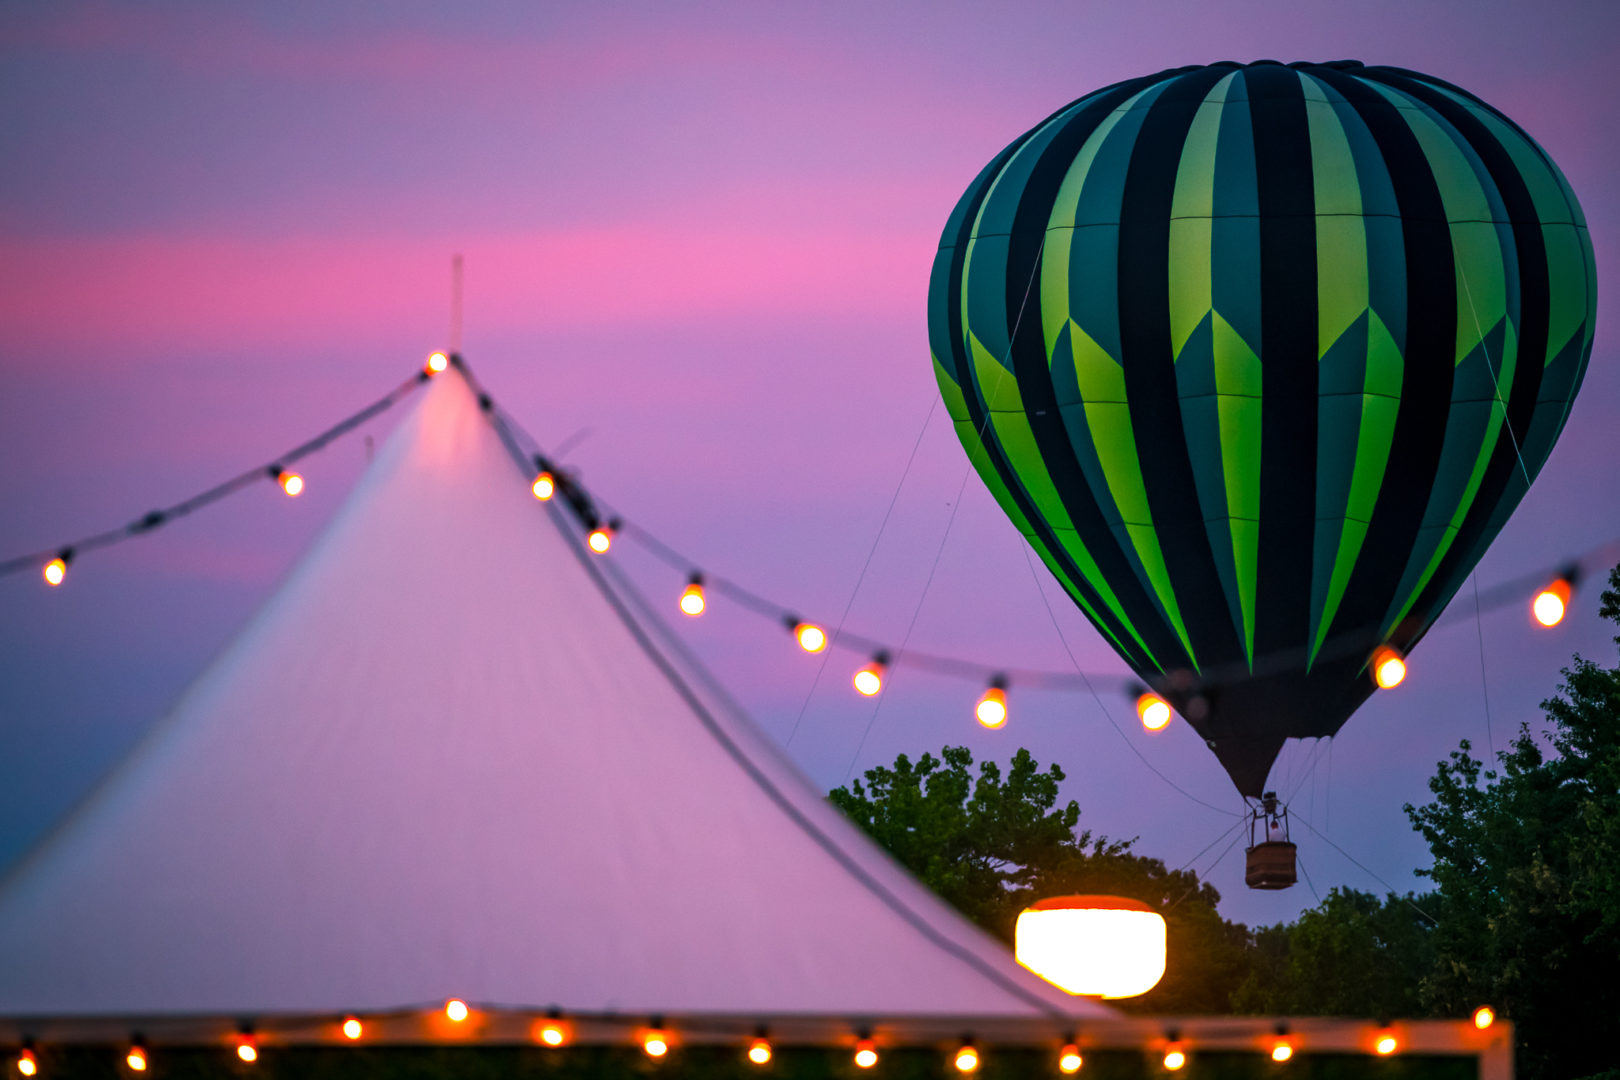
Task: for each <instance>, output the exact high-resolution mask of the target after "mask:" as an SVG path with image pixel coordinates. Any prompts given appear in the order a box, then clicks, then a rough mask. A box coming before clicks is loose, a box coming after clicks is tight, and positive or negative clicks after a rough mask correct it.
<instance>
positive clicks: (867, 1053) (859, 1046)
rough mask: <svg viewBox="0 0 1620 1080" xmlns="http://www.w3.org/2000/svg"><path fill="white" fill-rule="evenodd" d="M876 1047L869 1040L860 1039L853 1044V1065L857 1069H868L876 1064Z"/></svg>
mask: <svg viewBox="0 0 1620 1080" xmlns="http://www.w3.org/2000/svg"><path fill="white" fill-rule="evenodd" d="M877 1059H878V1053H877V1047H876V1046H875V1045H874V1044H873V1042H872V1040H871V1039H862V1040H860V1041H859V1042H857V1043H856V1044H855V1065H856V1067H857V1068H862V1069H870V1068H871V1067H872V1066H874V1065H876V1064H877Z"/></svg>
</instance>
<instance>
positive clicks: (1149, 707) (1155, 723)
mask: <svg viewBox="0 0 1620 1080" xmlns="http://www.w3.org/2000/svg"><path fill="white" fill-rule="evenodd" d="M1136 716H1137V719H1139V720H1141V721H1142V726H1143V727H1144V728H1146V729H1147V730H1149V731H1163V730H1164V728H1165V725H1167V724H1169V723H1170V716H1171V713H1170V703H1169V702H1168V701H1166V700H1164V698H1162V697H1160V696H1159V695H1158V694H1154V693H1147V694H1143V695H1142V696H1141V697H1139V698H1137V699H1136Z"/></svg>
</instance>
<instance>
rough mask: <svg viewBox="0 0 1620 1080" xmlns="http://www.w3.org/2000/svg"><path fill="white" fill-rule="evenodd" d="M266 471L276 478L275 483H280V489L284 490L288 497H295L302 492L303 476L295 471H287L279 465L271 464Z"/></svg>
mask: <svg viewBox="0 0 1620 1080" xmlns="http://www.w3.org/2000/svg"><path fill="white" fill-rule="evenodd" d="M268 471H269V473H270V475H271V476H273V477H275V478H276V483H277V484H279V485H281V490H282V491H285V492H286V493H287V495H288V497H289V498H294V499H296V498H297V497H298V496H299V495H302V494H303V492H304V478H303V477H302V476H299V475H298V474H297V473H295V472H288V471H287V470H286V469H283V468H282V467H281V466H280V465H272V466H270V468H269V470H268Z"/></svg>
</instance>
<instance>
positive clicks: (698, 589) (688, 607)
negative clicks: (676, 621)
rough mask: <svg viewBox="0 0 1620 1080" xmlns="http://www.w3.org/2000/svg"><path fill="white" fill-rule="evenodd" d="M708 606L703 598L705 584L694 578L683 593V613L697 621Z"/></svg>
mask: <svg viewBox="0 0 1620 1080" xmlns="http://www.w3.org/2000/svg"><path fill="white" fill-rule="evenodd" d="M708 606H709V605H708V602H707V601H706V600H704V598H703V582H702V581H700V580H697V579H695V578H694V579H693V580H692V582H691V583H689V584H688V585H687V586H686V588H685V589H684V590H682V592H681V613H682V614H684V615H689V616H691V617H692V618H694V619H695V618H697V617H698V616H699V615H701V614H703V609H704V608H706V607H708Z"/></svg>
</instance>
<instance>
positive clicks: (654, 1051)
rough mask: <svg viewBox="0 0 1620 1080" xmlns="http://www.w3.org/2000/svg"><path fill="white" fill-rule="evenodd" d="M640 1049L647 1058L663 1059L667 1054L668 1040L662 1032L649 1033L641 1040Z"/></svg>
mask: <svg viewBox="0 0 1620 1080" xmlns="http://www.w3.org/2000/svg"><path fill="white" fill-rule="evenodd" d="M641 1048H642V1049H643V1050H645V1051H647V1056H648V1057H655V1058H656V1057H663V1056H664V1055H665V1054H667V1053H669V1040H668V1039H667V1038H665V1037H664V1033H663V1032H662V1031H649V1032H647V1034H646V1035H645V1036H643V1037H642V1040H641Z"/></svg>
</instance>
